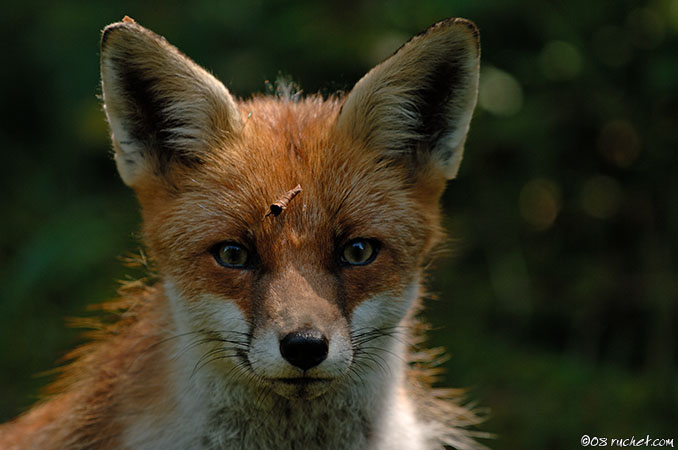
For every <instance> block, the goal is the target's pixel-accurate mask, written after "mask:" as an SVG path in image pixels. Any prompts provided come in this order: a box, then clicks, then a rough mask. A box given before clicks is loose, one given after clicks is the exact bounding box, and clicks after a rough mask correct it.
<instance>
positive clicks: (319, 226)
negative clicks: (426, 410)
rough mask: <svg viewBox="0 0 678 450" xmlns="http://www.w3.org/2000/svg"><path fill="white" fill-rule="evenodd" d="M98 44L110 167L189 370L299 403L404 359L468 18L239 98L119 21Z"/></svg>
mask: <svg viewBox="0 0 678 450" xmlns="http://www.w3.org/2000/svg"><path fill="white" fill-rule="evenodd" d="M101 47H102V61H101V73H102V90H103V97H104V103H105V111H106V115H107V118H108V121H109V124H110V128H111V133H112V140H113V147H114V153H115V160H116V165H117V167H118V171H119V173H120V175H121V177H122V179H123V181H124V182H125V183H126V184H127V185H129V186H131V187H132V188H133V189H134V190H135V192H136V194H137V197H138V199H139V202H140V204H141V208H142V218H143V237H144V242H145V244H146V246H147V248H148V251H149V253H150V255H151V257H152V258H153V260H154V261H155V264H156V265H157V269H158V271H159V273H160V275H161V278H162V280H163V283H164V287H165V293H166V296H167V301H168V303H169V305H170V310H171V314H172V320H173V321H174V323H175V325H176V327H177V329H178V330H179V331H180V334H181V335H182V336H184V338H185V339H186V342H187V345H186V348H188V349H189V350H187V351H189V352H191V353H192V354H193V360H194V366H193V369H194V370H196V371H198V372H200V373H203V374H208V375H207V376H209V377H211V378H212V379H214V380H228V382H229V383H241V384H243V385H247V386H250V387H252V388H253V389H255V390H261V389H268V390H272V391H273V392H275V393H276V394H278V395H279V396H282V397H285V398H287V399H310V398H314V397H318V396H321V395H323V394H325V393H327V392H328V391H330V390H333V389H339V388H340V387H341V386H349V387H350V386H357V385H360V384H361V383H363V381H364V380H365V379H367V378H369V377H371V376H373V377H378V376H379V373H383V372H380V371H383V370H384V366H387V367H390V366H391V365H398V364H403V361H402V360H401V359H400V358H399V357H397V356H396V357H394V356H393V355H394V354H396V355H397V354H402V351H400V350H403V347H404V346H406V343H404V342H403V339H402V338H399V336H401V335H402V334H403V330H404V328H405V324H406V321H407V320H408V318H409V317H410V316H411V315H412V314H414V309H415V303H416V302H417V300H418V298H419V289H420V287H419V286H420V282H421V278H422V270H423V266H424V265H425V263H426V261H427V260H428V258H429V255H430V251H431V249H432V248H433V247H434V245H435V244H436V243H437V242H438V241H439V239H440V237H441V235H442V233H441V230H440V225H439V222H440V218H439V214H440V213H439V207H438V201H439V198H440V195H441V193H442V191H443V189H444V186H445V182H446V180H447V179H450V178H453V177H454V176H455V175H456V173H457V170H458V167H459V164H460V162H461V157H462V152H463V145H464V141H465V136H466V133H467V130H468V127H469V123H470V120H471V115H472V112H473V108H474V106H475V102H476V93H477V85H478V61H479V46H478V37H477V30H476V28H475V26H474V25H473V24H471V23H470V22H468V21H465V20H461V19H450V20H447V21H443V22H440V23H438V24H436V25H434V26H433V27H431V28H429V29H428V30H427V31H426V32H424V33H422V34H420V35H419V36H417V37H415V38H413V39H412V40H411V41H409V42H408V43H407V44H405V45H404V46H403V47H401V49H400V50H398V51H397V52H396V53H395V54H394V55H393V56H391V57H390V58H389V59H387V60H386V61H384V62H383V63H382V64H380V65H378V66H377V67H375V68H374V69H373V70H372V71H370V72H369V73H368V74H367V75H366V76H365V77H364V78H363V79H361V80H360V81H359V82H358V83H357V84H356V86H355V87H354V88H353V90H352V91H351V92H350V93H349V94H348V95H346V96H345V97H343V98H339V97H332V98H328V99H323V98H321V97H319V96H311V97H308V98H305V99H298V98H296V97H294V96H290V97H289V98H279V99H271V98H266V97H253V98H252V99H249V100H244V101H236V100H235V99H234V98H233V97H232V96H231V95H230V93H229V92H228V90H227V89H226V88H225V87H224V86H223V84H222V83H220V82H219V81H218V80H217V79H216V78H214V77H213V76H212V75H210V74H209V73H208V72H207V71H205V70H204V69H202V68H200V67H199V66H198V65H196V64H195V63H194V62H192V61H191V60H190V59H188V57H186V56H185V55H183V54H182V53H180V52H179V51H178V50H177V49H176V48H174V47H173V46H171V45H170V44H169V43H167V41H165V40H164V39H163V38H162V37H160V36H158V35H156V34H154V33H152V32H151V31H149V30H147V29H145V28H143V27H141V26H140V25H138V24H136V23H134V22H133V21H131V20H130V19H126V20H125V21H123V22H120V23H117V24H113V25H110V26H109V27H107V28H106V29H105V30H104V33H103V36H102V41H101ZM295 188H296V189H295ZM272 205H273V206H272ZM399 349H400V350H399ZM403 351H404V350H403ZM217 382H218V381H217Z"/></svg>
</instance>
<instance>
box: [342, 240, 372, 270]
mask: <svg viewBox="0 0 678 450" xmlns="http://www.w3.org/2000/svg"><path fill="white" fill-rule="evenodd" d="M374 250H375V249H374V247H373V246H372V244H371V243H370V241H368V240H359V241H354V242H351V243H349V244H348V245H347V246H346V247H344V253H343V255H342V257H343V258H342V259H343V260H344V261H345V262H347V263H349V264H353V265H361V264H367V263H369V262H371V261H372V259H373V256H374V254H375V253H374Z"/></svg>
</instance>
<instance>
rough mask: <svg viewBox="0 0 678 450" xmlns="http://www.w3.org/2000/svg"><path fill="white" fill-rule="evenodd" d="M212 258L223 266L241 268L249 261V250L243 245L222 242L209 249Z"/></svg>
mask: <svg viewBox="0 0 678 450" xmlns="http://www.w3.org/2000/svg"><path fill="white" fill-rule="evenodd" d="M211 253H212V256H213V257H214V259H215V260H216V261H217V262H218V263H219V264H221V265H222V266H224V267H230V268H232V269H242V268H243V267H245V266H246V265H247V263H248V262H249V252H248V251H247V249H246V248H245V247H243V246H242V245H240V244H236V243H234V242H222V243H221V244H217V245H215V246H214V247H213V248H212V250H211Z"/></svg>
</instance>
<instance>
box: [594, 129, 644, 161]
mask: <svg viewBox="0 0 678 450" xmlns="http://www.w3.org/2000/svg"><path fill="white" fill-rule="evenodd" d="M598 150H599V151H600V153H601V154H602V155H603V157H604V158H605V159H606V160H607V161H608V162H610V163H612V164H614V165H616V166H617V167H621V168H625V167H628V166H630V165H631V164H632V163H633V162H634V161H635V160H636V158H637V157H638V154H639V153H640V138H639V137H638V133H637V132H636V129H635V128H634V126H633V125H632V124H631V123H629V122H628V121H626V120H613V121H611V122H608V123H607V124H605V126H604V127H603V129H602V130H601V132H600V136H599V137H598Z"/></svg>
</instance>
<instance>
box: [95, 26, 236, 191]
mask: <svg viewBox="0 0 678 450" xmlns="http://www.w3.org/2000/svg"><path fill="white" fill-rule="evenodd" d="M101 84H102V91H103V99H104V108H105V110H106V116H107V117H108V122H109V124H110V127H111V134H112V139H113V147H114V149H115V159H116V165H117V167H118V171H119V172H120V176H121V177H122V179H123V181H124V182H125V183H126V184H127V185H129V186H132V187H134V186H136V185H137V184H138V183H139V181H141V180H142V179H144V178H146V177H148V176H152V175H153V176H159V175H165V173H166V172H167V170H168V169H169V168H170V166H171V165H172V164H177V163H180V164H184V165H187V166H191V165H195V164H199V163H200V162H201V161H202V160H203V159H204V158H206V157H208V156H209V155H208V151H209V148H210V146H212V145H214V144H215V143H218V142H219V141H221V140H224V139H228V138H229V136H231V135H233V134H235V133H237V132H238V131H239V129H240V127H241V126H242V119H241V117H240V114H239V111H238V109H237V106H236V104H235V102H234V100H233V98H232V97H231V95H230V94H229V92H228V90H227V89H226V88H225V87H224V85H223V84H221V82H220V81H218V80H217V79H216V78H214V77H213V76H212V75H210V74H209V73H208V72H207V71H205V70H204V69H203V68H201V67H200V66H198V65H197V64H196V63H194V62H193V61H191V60H190V59H189V58H188V57H186V56H185V55H183V54H182V53H180V52H179V50H177V49H176V48H175V47H173V46H172V45H171V44H169V43H168V42H167V41H166V40H165V39H164V38H162V37H161V36H158V35H156V34H155V33H153V32H152V31H150V30H147V29H145V28H143V27H142V26H140V25H138V24H136V23H135V22H134V21H133V20H132V19H129V18H127V17H126V18H125V19H123V21H122V22H118V23H114V24H111V25H109V26H107V27H106V28H105V29H104V31H103V34H102V36H101Z"/></svg>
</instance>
